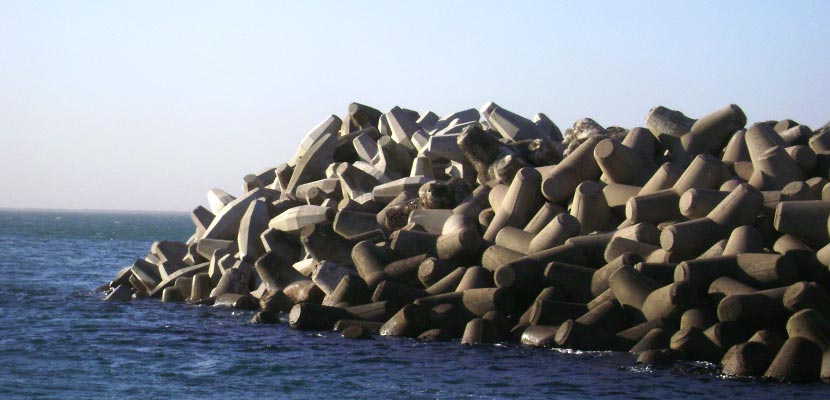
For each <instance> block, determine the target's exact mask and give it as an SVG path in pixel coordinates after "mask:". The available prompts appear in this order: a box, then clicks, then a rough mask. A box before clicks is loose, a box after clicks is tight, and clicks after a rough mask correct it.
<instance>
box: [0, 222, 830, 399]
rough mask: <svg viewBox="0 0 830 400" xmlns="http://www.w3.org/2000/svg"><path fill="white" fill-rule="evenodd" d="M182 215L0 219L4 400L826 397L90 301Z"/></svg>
mask: <svg viewBox="0 0 830 400" xmlns="http://www.w3.org/2000/svg"><path fill="white" fill-rule="evenodd" d="M191 230H192V227H191V225H190V220H189V218H188V216H187V215H185V214H172V213H167V214H161V213H123V212H120V213H116V212H78V211H18V210H0V332H2V333H1V334H0V398H2V399H10V398H54V399H75V398H84V399H86V398H97V399H110V398H119V399H132V398H135V399H147V398H200V399H214V398H216V399H218V398H329V399H340V398H395V399H398V398H400V399H431V398H441V399H445V398H449V399H456V398H475V399H479V398H484V399H489V398H520V399H526V398H544V399H555V398H563V399H566V398H567V399H570V398H573V399H579V398H585V399H588V398H597V397H604V398H616V399H631V398H661V399H670V398H679V397H681V396H682V397H686V396H688V397H690V398H712V399H714V398H717V399H725V398H752V399H764V398H775V399H792V398H798V399H809V398H820V397H821V398H826V396H827V394H828V393H830V386H828V385H826V384H820V383H817V384H807V385H786V384H774V383H768V382H762V381H755V380H736V379H726V378H723V377H721V376H719V375H717V374H716V373H714V372H713V368H711V366H707V365H705V364H687V365H681V366H675V367H672V368H667V369H649V368H641V367H636V366H635V365H634V358H633V357H632V356H630V355H628V354H622V353H608V352H599V353H578V354H575V353H570V352H562V351H557V350H549V349H532V348H526V347H522V346H519V345H512V344H511V345H499V346H473V347H464V346H461V345H459V344H458V342H450V343H437V344H435V343H430V344H425V343H418V342H415V341H413V340H409V339H398V338H380V337H379V338H374V339H371V340H361V341H352V340H347V339H342V338H340V337H339V336H337V335H336V334H334V333H331V332H301V331H296V330H293V329H291V328H289V327H288V325H287V323H286V322H285V321H284V318H283V323H282V324H279V325H254V324H251V323H249V322H248V321H249V319H250V318H251V316H252V315H253V314H252V313H251V312H240V311H236V310H230V309H227V308H218V307H207V306H198V307H197V306H188V305H184V304H163V303H160V302H158V301H157V300H154V299H143V300H137V301H132V302H128V303H111V302H103V301H100V297H101V295H100V294H99V293H94V292H93V291H92V289H94V288H95V287H97V286H100V285H101V284H104V283H106V282H108V281H109V280H111V279H112V277H113V276H114V274H115V273H116V272H117V271H118V270H119V269H120V268H121V267H123V266H126V265H129V264H130V263H131V262H132V261H133V260H134V259H135V258H140V257H143V256H144V255H145V254H146V253H147V251H148V250H149V247H150V244H151V243H152V242H153V241H154V240H160V239H168V240H186V238H187V237H188V236H189V235H190V234H191Z"/></svg>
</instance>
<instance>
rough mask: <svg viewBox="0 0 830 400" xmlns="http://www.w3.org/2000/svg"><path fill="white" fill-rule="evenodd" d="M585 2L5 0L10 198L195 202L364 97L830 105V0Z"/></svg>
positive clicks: (436, 103)
mask: <svg viewBox="0 0 830 400" xmlns="http://www.w3.org/2000/svg"><path fill="white" fill-rule="evenodd" d="M297 3H303V4H297ZM305 3H310V4H305ZM582 3H584V2H576V1H573V2H555V1H539V2H517V1H511V2H489V1H470V2H460V1H446V2H426V1H417V2H406V3H404V2H380V1H371V2H369V1H332V2H296V1H294V2H292V1H284V2H282V1H279V2H278V1H228V2H208V1H193V2H189V1H158V2H153V1H139V2H115V1H0V207H13V208H73V209H121V210H177V211H189V210H191V209H192V208H193V207H194V206H196V205H198V204H203V203H205V193H206V192H207V190H208V189H210V188H212V187H219V188H222V189H224V190H226V191H228V192H230V193H232V194H234V195H238V194H239V192H240V191H241V181H242V177H243V176H244V175H245V174H247V173H252V172H258V171H261V170H263V169H265V168H266V167H273V166H276V165H277V164H279V163H281V162H283V161H286V160H287V159H288V158H289V157H290V156H291V155H292V154H293V152H294V151H295V149H296V147H297V145H298V144H299V143H300V139H301V138H302V136H303V135H304V134H305V133H306V132H307V131H308V130H309V129H310V128H311V127H313V126H314V125H316V124H317V123H318V122H320V121H321V120H322V119H323V118H325V117H326V116H328V115H329V114H338V115H341V116H342V115H343V114H344V113H345V112H346V109H347V106H348V104H349V103H350V102H352V101H358V102H361V103H364V104H368V105H372V106H374V107H376V108H378V109H380V110H382V111H388V110H389V109H390V108H391V107H393V106H394V105H400V106H403V107H407V108H411V109H415V110H419V111H422V112H425V111H427V110H432V111H434V112H436V113H437V114H439V115H442V114H446V113H450V112H453V111H457V110H462V109H466V108H470V107H476V108H477V107H479V106H481V105H482V104H484V103H485V102H486V101H488V100H493V101H496V102H497V103H499V105H501V106H503V107H505V108H507V109H510V110H512V111H514V112H517V113H520V114H523V115H525V116H531V115H532V114H534V113H536V112H544V113H546V114H547V115H548V116H549V117H551V118H552V119H553V120H554V121H555V122H556V123H557V124H558V125H559V126H560V127H561V128H562V129H563V130H564V129H565V128H566V127H569V126H571V125H572V124H573V122H574V121H575V120H577V119H579V118H582V117H591V118H594V119H595V120H596V121H597V122H599V123H600V124H602V125H604V126H609V125H619V126H624V127H629V128H630V127H634V126H640V125H643V123H644V122H643V119H644V117H645V114H646V112H647V111H648V110H649V109H650V108H651V107H653V106H656V105H664V106H667V107H669V108H673V109H678V110H681V111H683V112H685V113H686V115H688V116H690V117H694V118H697V117H699V116H701V115H703V114H705V113H708V112H710V111H713V110H715V109H717V108H720V107H722V106H724V105H726V104H729V103H736V104H738V105H740V106H741V107H742V108H743V110H744V112H745V113H746V114H747V116H748V118H749V120H750V121H760V120H767V119H783V118H792V119H794V120H796V121H799V122H801V123H804V124H807V125H809V126H811V127H813V128H816V127H818V126H820V125H822V124H824V123H825V122H827V121H828V119H830V107H828V93H830V27H828V24H827V18H828V15H830V2H829V1H786V2H784V1H746V2H720V1H711V2H709V1H653V2H652V1H648V2H646V1H643V2H628V1H626V2H623V1H614V2H612V1H608V2H590V3H589V4H582Z"/></svg>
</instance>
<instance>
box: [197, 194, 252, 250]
mask: <svg viewBox="0 0 830 400" xmlns="http://www.w3.org/2000/svg"><path fill="white" fill-rule="evenodd" d="M263 196H264V193H263V191H262V189H254V190H252V191H250V192H248V193H245V194H244V195H243V196H241V197H239V198H238V199H236V200H234V201H232V202H230V203H228V204H227V205H226V206H225V207H223V208H222V210H221V211H220V212H218V213H217V214H216V217H215V218H214V219H213V222H211V224H210V226H209V227H208V228H207V230H206V231H205V234H204V236H203V237H202V238H203V239H222V240H235V239H236V238H237V234H238V231H239V223H240V221H241V220H242V216H243V215H244V214H245V211H247V210H248V206H249V205H250V204H251V203H252V202H254V201H256V200H257V199H258V198H260V197H263Z"/></svg>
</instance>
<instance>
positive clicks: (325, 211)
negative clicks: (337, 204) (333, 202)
mask: <svg viewBox="0 0 830 400" xmlns="http://www.w3.org/2000/svg"><path fill="white" fill-rule="evenodd" d="M332 217H334V213H332V212H331V210H330V209H329V208H326V207H321V206H312V205H304V206H297V207H294V208H291V209H289V210H287V211H284V212H282V213H281V214H279V215H277V216H276V217H274V218H272V219H271V220H270V221H269V222H268V227H270V228H273V229H275V230H278V231H283V232H298V231H300V230H301V229H303V228H305V227H306V226H309V225H313V224H318V223H322V222H326V221H329V219H330V218H332Z"/></svg>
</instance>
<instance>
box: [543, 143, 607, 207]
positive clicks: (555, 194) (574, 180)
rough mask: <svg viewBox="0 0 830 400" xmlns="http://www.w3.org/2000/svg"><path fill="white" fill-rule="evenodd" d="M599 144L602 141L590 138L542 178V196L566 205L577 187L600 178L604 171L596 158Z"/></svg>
mask: <svg viewBox="0 0 830 400" xmlns="http://www.w3.org/2000/svg"><path fill="white" fill-rule="evenodd" d="M599 142H600V140H599V139H598V138H596V137H591V138H588V139H587V140H585V141H584V142H583V143H582V144H581V145H579V147H578V148H577V149H576V150H575V151H574V152H572V153H571V154H569V155H568V156H567V157H565V159H564V160H562V162H560V163H559V164H557V166H556V167H555V168H554V169H552V170H551V171H550V172H548V173H547V174H546V175H545V176H543V177H542V194H543V195H544V196H545V199H547V200H548V201H550V202H553V203H557V204H565V202H567V200H569V199H570V198H571V196H572V195H573V193H574V191H575V190H576V187H577V185H579V184H580V183H582V182H584V181H593V180H597V179H598V178H599V176H600V174H601V172H602V171H601V170H600V168H599V165H598V164H597V162H596V159H595V158H594V148H595V147H596V145H597V143H599Z"/></svg>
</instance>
